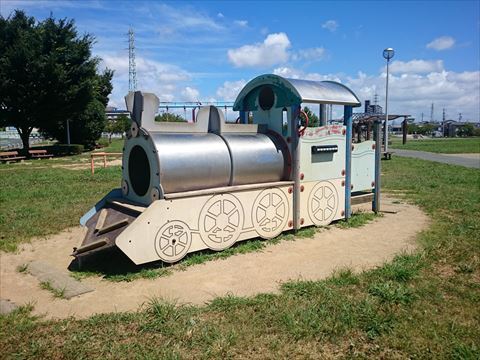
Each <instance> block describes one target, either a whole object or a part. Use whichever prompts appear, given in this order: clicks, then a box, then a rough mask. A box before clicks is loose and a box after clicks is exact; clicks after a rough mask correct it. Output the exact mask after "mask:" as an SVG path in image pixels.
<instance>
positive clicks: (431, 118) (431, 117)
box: [430, 102, 433, 123]
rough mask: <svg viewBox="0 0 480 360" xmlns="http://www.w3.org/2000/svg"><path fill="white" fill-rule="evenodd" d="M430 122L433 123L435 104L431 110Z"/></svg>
mask: <svg viewBox="0 0 480 360" xmlns="http://www.w3.org/2000/svg"><path fill="white" fill-rule="evenodd" d="M430 122H431V123H433V102H432V107H431V108H430Z"/></svg>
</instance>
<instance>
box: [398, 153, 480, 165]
mask: <svg viewBox="0 0 480 360" xmlns="http://www.w3.org/2000/svg"><path fill="white" fill-rule="evenodd" d="M393 152H394V155H393V156H395V155H398V156H404V157H411V158H417V159H422V160H429V161H436V162H441V163H444V164H450V165H460V166H466V167H470V168H476V169H480V154H437V153H431V152H426V151H415V150H401V149H393Z"/></svg>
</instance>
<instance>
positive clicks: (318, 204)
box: [308, 181, 338, 226]
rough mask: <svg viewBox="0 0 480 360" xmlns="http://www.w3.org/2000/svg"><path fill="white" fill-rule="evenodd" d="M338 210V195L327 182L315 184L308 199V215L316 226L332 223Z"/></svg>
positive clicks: (333, 187)
mask: <svg viewBox="0 0 480 360" xmlns="http://www.w3.org/2000/svg"><path fill="white" fill-rule="evenodd" d="M337 209H338V193H337V190H336V189H335V186H334V185H333V184H332V183H330V182H329V181H321V182H319V183H317V184H316V185H315V186H314V187H313V189H312V191H311V192H310V196H309V198H308V214H309V216H310V219H311V220H312V222H313V223H314V224H315V225H317V226H323V225H328V224H330V223H331V222H332V220H333V218H334V217H335V214H336V213H337Z"/></svg>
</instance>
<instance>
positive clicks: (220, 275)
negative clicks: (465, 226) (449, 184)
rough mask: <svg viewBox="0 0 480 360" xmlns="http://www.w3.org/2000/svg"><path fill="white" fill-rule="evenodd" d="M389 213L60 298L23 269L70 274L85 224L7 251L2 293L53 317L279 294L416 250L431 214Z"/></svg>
mask: <svg viewBox="0 0 480 360" xmlns="http://www.w3.org/2000/svg"><path fill="white" fill-rule="evenodd" d="M383 210H389V211H391V210H394V211H396V212H397V213H396V214H393V213H386V214H385V215H384V216H383V217H382V218H379V219H377V220H375V221H374V222H372V223H370V224H368V225H365V226H363V227H361V228H354V229H340V228H335V227H332V228H330V229H327V230H324V231H321V232H319V233H317V234H316V236H315V237H314V238H312V239H298V240H297V241H283V242H281V243H279V244H277V245H270V246H268V247H267V248H265V249H264V250H263V251H262V252H255V253H249V254H243V255H236V256H232V257H229V258H227V259H224V260H217V261H210V262H207V263H205V264H201V265H196V266H191V267H188V268H187V269H186V270H185V271H175V272H174V273H173V274H172V275H170V276H167V277H161V278H157V279H138V280H135V281H133V282H130V283H115V282H111V281H107V280H104V279H101V278H99V277H93V278H86V279H84V280H82V282H84V283H85V284H87V285H90V286H92V287H94V288H95V291H93V292H91V293H87V294H84V295H81V296H78V297H75V298H72V299H70V300H64V299H58V298H54V297H53V296H52V294H51V293H50V292H49V291H47V290H42V289H41V288H40V286H39V283H38V280H37V279H36V278H35V277H33V276H31V275H28V274H24V273H19V272H18V271H17V270H16V268H17V267H18V266H19V265H21V264H24V263H27V262H29V261H31V260H34V259H38V260H42V261H45V262H47V263H49V264H51V265H52V266H55V267H56V268H58V269H61V270H62V271H65V272H67V270H66V269H67V266H68V265H69V263H70V261H71V259H72V258H71V257H70V256H69V254H70V252H71V250H72V247H73V246H77V245H78V243H79V242H80V241H81V239H82V237H83V230H82V229H81V228H80V227H76V228H72V229H70V230H68V231H64V232H62V233H60V234H57V235H55V236H53V237H51V238H49V239H46V240H36V241H33V242H32V243H31V244H26V245H24V246H23V249H22V251H20V252H19V253H17V254H6V253H1V254H0V255H1V257H0V260H1V261H0V280H1V281H0V297H1V298H3V299H9V300H11V301H13V302H15V303H16V304H17V305H21V304H25V303H28V302H32V303H34V305H35V310H34V312H35V313H36V314H45V315H46V317H48V318H65V317H68V316H72V315H73V316H75V317H78V318H85V317H88V316H90V315H93V314H95V313H104V312H116V311H131V310H137V309H138V308H139V307H140V306H141V305H142V304H144V303H146V302H148V301H149V299H151V298H153V297H162V298H165V299H167V300H174V301H177V302H178V303H192V304H204V303H205V302H208V301H209V300H211V299H213V298H215V297H217V296H222V295H227V294H234V295H238V296H250V295H255V294H258V293H264V292H278V289H279V285H280V284H281V283H282V282H285V281H288V280H295V279H304V280H317V279H323V278H325V277H328V276H329V275H330V274H331V273H332V272H333V271H334V270H336V269H339V268H345V267H350V268H352V269H354V270H355V271H361V270H364V269H368V268H372V267H375V266H378V265H381V264H382V263H384V262H385V261H387V260H390V259H392V258H393V257H394V255H395V254H398V253H400V252H402V251H407V252H408V251H412V250H414V249H415V237H416V234H417V233H418V232H419V231H421V230H422V229H424V228H425V227H426V226H427V225H428V218H427V216H426V215H425V214H424V213H423V212H422V211H420V210H419V209H418V208H417V207H414V206H411V205H407V204H394V203H392V202H391V201H390V200H388V199H387V200H385V204H384V206H383Z"/></svg>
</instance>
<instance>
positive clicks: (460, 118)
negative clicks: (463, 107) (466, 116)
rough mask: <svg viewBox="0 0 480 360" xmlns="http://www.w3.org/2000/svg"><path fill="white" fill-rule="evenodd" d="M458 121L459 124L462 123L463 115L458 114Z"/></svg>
mask: <svg viewBox="0 0 480 360" xmlns="http://www.w3.org/2000/svg"><path fill="white" fill-rule="evenodd" d="M458 121H459V122H461V121H462V113H458Z"/></svg>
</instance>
